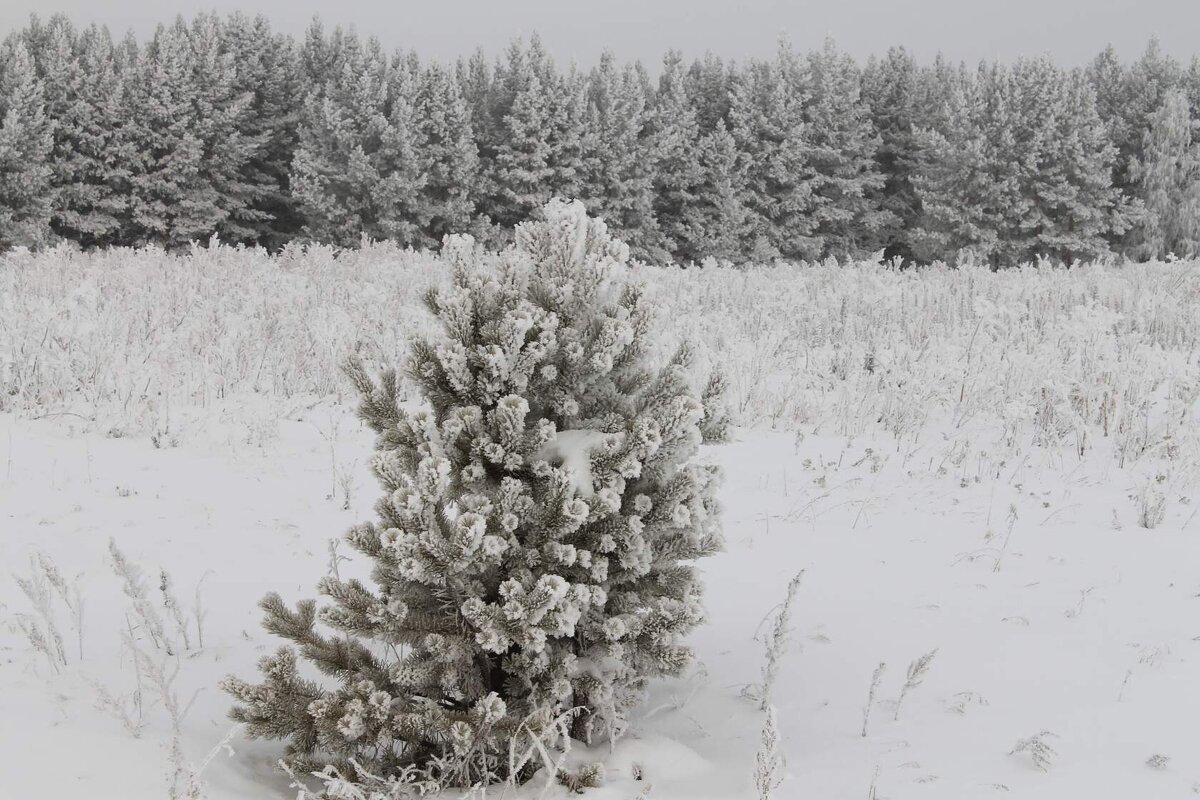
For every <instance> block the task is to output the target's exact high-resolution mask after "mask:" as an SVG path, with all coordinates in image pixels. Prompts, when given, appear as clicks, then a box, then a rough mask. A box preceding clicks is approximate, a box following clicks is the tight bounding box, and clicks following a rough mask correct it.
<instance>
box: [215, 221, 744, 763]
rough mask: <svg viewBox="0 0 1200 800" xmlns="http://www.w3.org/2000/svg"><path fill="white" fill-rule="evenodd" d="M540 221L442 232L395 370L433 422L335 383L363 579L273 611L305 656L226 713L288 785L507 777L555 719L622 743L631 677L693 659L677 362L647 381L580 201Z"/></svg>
mask: <svg viewBox="0 0 1200 800" xmlns="http://www.w3.org/2000/svg"><path fill="white" fill-rule="evenodd" d="M543 216H544V219H542V220H540V221H536V222H529V223H526V224H523V225H521V226H519V227H518V229H517V231H516V242H515V245H514V246H513V247H511V248H508V249H506V250H504V251H503V252H501V253H489V252H485V251H484V250H483V249H482V248H480V247H479V246H478V245H476V244H475V242H474V241H473V240H472V239H471V238H470V237H467V236H461V237H449V238H447V240H446V244H445V247H444V248H443V251H442V254H441V258H442V260H443V261H444V263H445V264H446V265H447V267H449V268H452V269H453V272H454V281H453V287H452V288H450V289H448V290H445V291H434V292H432V293H431V294H430V295H429V297H428V305H429V307H430V309H431V310H432V311H433V313H434V314H435V315H436V316H437V318H438V320H439V322H440V323H441V328H442V332H441V335H440V336H439V337H437V338H435V339H432V340H424V339H422V340H418V341H415V342H414V343H413V346H412V355H411V358H410V361H409V363H408V365H407V372H408V375H409V377H410V378H411V379H412V380H413V381H414V382H415V383H416V384H417V386H418V387H419V388H420V391H421V393H422V395H423V396H424V398H425V400H426V403H427V404H426V405H425V407H422V408H419V409H418V408H413V409H410V408H407V407H401V406H400V405H399V404H398V401H397V395H396V391H397V384H396V375H395V373H385V374H384V376H383V379H382V381H381V382H379V383H375V382H373V381H372V380H371V379H370V378H368V376H367V375H366V374H365V372H364V371H363V368H362V367H361V366H352V367H351V369H350V374H351V377H352V378H353V380H354V382H355V383H356V384H357V385H358V387H359V388H360V389H361V390H362V392H363V403H362V410H361V413H362V416H363V418H364V419H365V420H366V421H367V423H368V424H369V425H370V426H371V427H372V428H373V429H374V430H375V431H376V432H378V434H379V438H378V441H377V445H376V446H377V453H376V455H375V458H374V461H373V466H374V470H375V473H376V475H377V476H378V478H379V480H380V482H381V483H382V485H383V487H384V496H383V497H382V498H381V500H380V501H379V503H378V504H377V506H376V509H377V512H378V514H379V520H378V522H376V523H366V524H362V525H358V526H356V527H354V528H353V529H351V531H350V532H349V533H348V534H347V538H348V540H349V541H350V543H351V544H352V545H353V546H354V547H355V548H356V549H357V550H359V551H360V552H361V553H363V554H364V555H366V556H367V557H368V558H370V559H371V561H372V563H373V566H374V569H373V572H372V581H373V584H374V585H373V586H368V585H367V584H365V583H362V582H359V581H356V580H350V581H341V580H338V579H336V578H333V577H329V578H326V579H324V580H323V581H322V582H321V584H320V591H321V593H322V594H324V595H325V596H326V597H327V598H329V600H330V601H331V602H330V603H329V604H328V605H326V606H325V607H324V608H322V609H321V610H319V611H318V608H317V605H316V603H315V602H314V601H311V600H306V601H302V602H300V603H299V604H298V605H297V606H296V608H295V609H291V608H289V607H287V606H286V605H285V604H284V603H283V601H282V599H281V598H280V597H278V596H277V595H269V596H268V597H266V598H265V599H264V600H263V602H262V607H263V609H264V610H265V611H266V626H267V628H268V630H270V631H272V632H274V633H276V634H278V635H281V636H283V637H285V638H287V639H290V640H292V641H293V642H294V643H295V644H296V645H298V646H299V648H300V651H299V653H297V652H296V651H295V650H293V649H292V648H289V647H285V648H283V649H281V650H280V651H278V652H277V653H276V654H275V655H272V656H269V657H267V658H265V659H264V660H263V661H262V664H261V667H262V670H263V676H264V681H263V683H261V684H257V685H255V684H252V683H249V682H246V681H243V680H239V679H236V678H230V679H229V680H228V681H227V683H226V688H227V689H228V690H229V691H230V692H231V693H232V694H233V695H234V696H235V697H236V698H237V700H238V705H237V707H236V708H235V710H234V712H233V716H234V718H235V719H237V720H240V721H242V722H244V723H246V725H247V731H248V733H249V734H250V735H251V736H254V737H263V738H275V739H285V740H287V741H288V751H287V760H288V761H289V762H290V763H292V764H293V765H294V766H296V767H298V768H311V767H321V766H322V765H324V764H334V765H336V767H337V768H338V769H339V770H343V771H345V772H348V773H351V774H357V771H358V770H359V769H363V770H367V771H370V772H373V773H374V774H376V775H385V776H394V775H398V774H400V772H401V771H402V770H404V769H405V768H413V769H415V770H417V771H418V774H420V775H422V776H424V777H425V778H428V779H432V780H434V781H436V782H438V783H440V784H442V785H447V784H449V785H470V784H474V783H476V782H479V781H485V780H493V779H506V778H514V779H518V780H519V779H523V778H525V777H528V771H529V770H522V771H521V772H520V774H517V775H509V774H507V772H508V767H507V752H508V747H509V745H510V743H512V745H513V747H514V748H515V749H516V750H517V751H518V752H520V751H521V750H522V749H523V748H524V747H525V746H526V745H527V744H528V742H529V738H528V737H530V736H536V737H543V738H545V739H547V740H549V741H551V742H553V737H552V734H551V724H552V720H554V718H555V717H556V716H558V715H561V714H563V713H566V714H568V716H569V717H571V718H572V719H573V722H572V723H571V728H570V729H571V734H572V735H573V736H575V737H578V738H583V739H589V738H594V737H595V738H600V737H608V738H614V737H616V736H617V735H619V734H620V733H621V731H622V730H623V729H624V728H625V726H626V725H627V713H628V711H629V709H630V708H631V707H632V706H633V705H634V704H635V703H636V702H638V700H639V698H640V696H641V691H642V687H643V684H644V683H645V681H646V679H647V678H649V677H652V676H658V675H676V674H679V672H680V671H681V670H683V669H684V668H685V667H686V666H687V664H688V663H689V661H690V659H691V652H690V650H689V649H688V647H687V646H686V645H684V644H683V641H682V638H683V636H684V635H685V634H686V633H687V632H688V631H689V630H690V629H691V628H693V627H694V626H696V625H697V624H698V623H700V622H701V621H702V620H703V618H704V610H703V607H702V605H701V585H700V582H699V579H698V577H697V575H696V572H695V570H694V567H693V565H692V561H693V560H694V559H697V558H700V557H703V556H707V555H710V554H712V553H714V552H715V551H717V550H718V549H719V547H720V544H721V538H720V533H719V517H718V508H717V505H716V502H715V499H714V490H715V488H716V485H717V482H718V477H719V476H718V472H717V471H716V469H715V468H714V467H709V466H705V465H702V464H701V463H699V462H698V461H697V460H696V454H697V448H698V444H699V441H700V432H699V429H698V426H699V422H700V420H701V417H702V415H703V409H702V407H701V404H700V402H699V401H698V400H697V393H696V391H695V389H694V388H693V387H692V386H691V385H689V383H688V380H687V372H688V366H689V360H690V358H689V355H688V353H687V351H686V350H685V351H681V352H680V353H679V354H678V355H677V356H676V357H675V358H674V359H673V360H671V361H670V362H669V363H667V364H666V365H665V366H655V365H654V364H653V359H652V358H651V356H650V352H649V349H648V348H649V345H650V337H651V307H652V303H651V301H650V300H649V299H648V298H647V297H646V296H645V295H644V294H643V291H642V289H641V288H640V287H639V286H637V285H635V284H632V283H631V282H630V281H629V280H628V279H627V276H626V272H625V269H624V266H623V265H624V263H625V262H626V260H627V258H628V248H627V247H626V246H625V245H624V244H622V243H621V242H619V241H616V240H614V239H613V238H611V237H610V236H609V235H608V233H607V230H606V227H605V225H604V223H603V222H602V221H600V220H597V219H589V218H588V217H587V215H586V211H585V210H584V208H583V205H582V204H581V203H578V202H574V203H566V202H563V201H553V202H551V203H550V204H549V205H548V206H546V208H545V209H544V212H543ZM318 623H319V624H320V627H318ZM301 660H303V661H306V662H310V663H311V664H312V665H313V666H315V667H316V668H317V669H318V670H319V671H320V672H321V673H324V675H325V676H326V677H325V679H324V680H323V681H314V680H310V679H309V678H307V677H304V676H303V675H302V674H301V672H300V662H301ZM355 764H357V765H359V766H357V767H356V766H354V765H355Z"/></svg>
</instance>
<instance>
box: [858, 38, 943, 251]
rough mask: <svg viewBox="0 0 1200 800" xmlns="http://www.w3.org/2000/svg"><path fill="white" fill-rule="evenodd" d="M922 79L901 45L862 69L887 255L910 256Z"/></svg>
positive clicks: (922, 106)
mask: <svg viewBox="0 0 1200 800" xmlns="http://www.w3.org/2000/svg"><path fill="white" fill-rule="evenodd" d="M923 78H924V76H923V73H922V70H921V69H920V68H919V67H918V66H917V62H916V59H915V58H914V57H913V56H912V54H911V53H909V52H908V51H907V50H905V49H904V48H903V47H899V48H897V47H893V48H891V49H890V50H888V53H887V55H886V56H885V57H884V58H883V59H881V60H876V59H875V58H872V59H871V60H870V61H869V62H868V64H867V66H866V68H865V69H864V70H863V78H862V97H863V102H864V103H865V104H866V106H867V108H868V109H869V111H870V114H871V122H872V124H873V125H874V127H875V130H876V131H877V132H878V133H879V139H880V143H879V149H878V150H877V151H876V153H875V163H876V165H877V168H878V170H879V172H880V173H881V174H882V175H883V177H884V183H883V186H882V187H881V188H880V189H879V190H878V191H877V197H878V200H877V203H878V205H879V208H880V209H882V210H883V211H887V212H889V213H890V214H891V219H890V221H889V223H890V224H889V225H888V226H887V227H886V228H884V229H883V230H881V234H882V235H883V236H884V237H885V245H886V247H885V254H886V255H887V257H889V258H890V257H892V256H900V257H902V258H911V257H912V255H913V251H912V245H911V244H910V242H909V240H908V239H909V232H910V231H911V230H912V229H913V228H915V227H916V222H917V217H918V216H919V215H920V210H921V209H920V203H919V202H918V200H917V194H916V190H915V189H914V188H913V184H912V174H913V170H914V168H915V162H916V160H917V158H918V154H919V151H920V145H919V141H918V134H917V131H918V129H919V127H920V126H921V125H922V124H924V123H925V122H926V118H925V113H926V112H927V111H928V109H927V108H926V97H927V95H928V92H927V91H925V80H924V79H923Z"/></svg>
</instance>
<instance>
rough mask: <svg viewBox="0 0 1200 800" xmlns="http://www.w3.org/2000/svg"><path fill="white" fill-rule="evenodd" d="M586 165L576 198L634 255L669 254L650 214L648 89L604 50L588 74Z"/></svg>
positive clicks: (633, 70) (634, 71)
mask: <svg viewBox="0 0 1200 800" xmlns="http://www.w3.org/2000/svg"><path fill="white" fill-rule="evenodd" d="M587 94H588V118H587V121H586V126H585V130H586V135H585V141H586V143H587V144H586V146H585V151H586V152H585V159H584V164H585V166H584V169H583V170H582V175H581V180H580V182H579V183H580V190H579V193H578V197H579V198H580V199H582V200H584V201H585V202H586V203H587V206H588V210H589V212H590V213H592V214H594V215H596V216H599V217H602V218H603V219H604V221H605V222H606V223H607V224H608V226H609V229H610V230H612V232H613V234H614V235H615V236H617V237H618V238H620V239H622V240H623V241H625V242H626V243H627V244H628V245H629V247H630V250H631V251H632V253H633V255H634V257H635V258H638V259H641V260H644V261H651V262H662V261H665V260H667V259H669V258H670V254H669V253H668V252H667V250H666V248H665V247H664V246H663V244H664V242H663V236H662V234H661V233H660V231H659V228H658V223H657V221H656V220H655V216H654V193H653V175H652V169H653V158H652V155H651V153H650V152H649V148H648V147H647V143H646V137H645V136H644V135H643V134H644V131H645V130H646V127H647V123H648V110H647V107H646V93H645V90H644V87H643V85H642V81H641V76H640V75H639V74H638V71H637V69H636V68H634V67H633V66H632V65H626V66H625V67H624V68H620V67H618V66H617V64H616V61H615V59H614V58H613V55H612V54H611V53H605V54H604V55H603V56H602V57H601V59H600V64H599V66H598V67H596V69H594V70H592V73H591V75H590V76H589V78H588V92H587Z"/></svg>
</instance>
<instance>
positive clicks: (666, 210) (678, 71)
mask: <svg viewBox="0 0 1200 800" xmlns="http://www.w3.org/2000/svg"><path fill="white" fill-rule="evenodd" d="M688 82H689V81H688V78H687V74H686V73H685V72H684V67H683V57H682V56H681V55H680V54H679V53H678V52H676V51H671V52H669V53H667V56H666V58H665V59H664V60H663V71H662V74H661V75H660V77H659V81H658V91H657V93H656V94H655V98H654V109H653V114H652V117H651V120H650V122H651V134H650V142H651V146H652V148H653V189H654V215H655V218H656V220H657V221H658V225H659V228H660V229H661V230H662V233H663V236H664V238H665V242H664V246H665V247H666V248H668V249H669V250H670V251H671V254H672V255H673V256H674V257H675V259H676V260H678V261H679V262H681V263H685V262H688V261H696V260H699V259H700V258H703V257H704V253H703V252H702V251H701V247H700V240H701V239H702V238H703V237H704V234H705V231H704V230H703V228H702V227H701V226H702V222H701V220H699V219H698V218H697V214H698V211H697V207H698V206H699V205H700V204H701V203H702V202H703V201H704V198H703V197H701V196H700V192H701V191H703V188H704V187H703V185H702V184H703V182H704V179H705V175H704V172H703V168H702V167H701V165H700V159H699V147H700V123H699V120H698V119H697V112H696V109H695V106H694V105H693V100H692V98H691V97H690V96H689V94H688V89H687V85H688ZM718 124H722V123H719V121H718Z"/></svg>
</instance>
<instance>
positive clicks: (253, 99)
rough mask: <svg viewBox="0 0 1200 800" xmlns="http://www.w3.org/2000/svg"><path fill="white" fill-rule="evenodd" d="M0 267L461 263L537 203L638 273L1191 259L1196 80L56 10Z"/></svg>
mask: <svg viewBox="0 0 1200 800" xmlns="http://www.w3.org/2000/svg"><path fill="white" fill-rule="evenodd" d="M0 118H2V120H3V122H2V127H0V248H4V249H8V248H12V247H16V246H24V247H28V248H33V249H36V248H41V247H46V246H50V245H53V244H55V243H58V242H61V241H64V240H65V241H67V242H74V243H76V244H78V245H79V246H81V247H83V248H87V249H91V248H99V247H110V246H141V245H150V244H153V245H158V246H162V247H165V248H168V249H170V248H177V247H180V246H184V245H187V244H188V243H189V242H192V241H196V240H200V241H207V240H208V239H209V238H210V237H211V236H213V235H216V236H217V237H218V238H219V239H220V240H221V241H223V242H226V243H230V244H245V245H254V246H262V247H265V248H268V249H270V250H277V249H279V248H281V247H282V246H284V245H286V244H288V243H290V242H309V241H318V242H322V243H328V244H333V245H337V246H347V247H349V246H356V245H358V244H359V243H360V242H361V241H362V240H363V238H364V237H365V238H368V239H374V240H385V239H386V240H392V241H395V242H397V243H399V244H401V245H404V246H411V247H414V248H425V247H432V246H435V245H437V244H438V243H439V242H440V241H441V239H442V237H443V236H444V235H445V234H447V233H452V232H470V233H472V234H474V235H475V236H476V237H477V238H478V239H480V240H482V241H485V242H492V243H495V242H498V241H502V240H503V239H504V237H505V235H506V233H505V232H506V231H511V229H512V226H513V225H514V224H515V223H517V222H519V221H521V220H524V219H526V218H528V217H529V216H530V215H531V213H533V212H534V211H535V210H536V209H538V208H540V207H541V206H542V205H543V204H544V203H545V202H546V201H547V200H548V199H550V198H551V197H555V196H562V197H572V198H578V199H580V200H582V201H583V202H584V203H585V204H586V206H587V209H588V212H589V213H590V214H593V215H596V216H600V217H602V218H604V219H605V220H606V221H607V222H608V224H609V227H610V229H611V230H612V231H613V233H614V235H616V236H618V237H620V238H622V239H623V240H625V241H627V242H628V243H629V245H630V247H631V250H632V252H633V254H634V255H635V256H637V257H639V258H642V259H646V260H650V261H657V262H665V261H668V260H673V261H676V262H679V263H689V262H700V261H702V260H704V259H705V258H709V257H711V258H714V259H717V260H718V261H731V262H735V263H739V262H766V261H771V260H774V259H785V260H810V261H811V260H816V259H825V258H837V259H839V260H845V259H852V258H860V257H867V256H870V255H872V254H875V253H878V252H880V251H883V252H884V253H885V254H886V255H887V256H889V257H890V256H901V257H903V258H905V259H909V260H913V261H917V262H932V261H937V260H943V261H948V262H954V261H955V260H961V259H964V258H969V259H971V260H973V261H975V262H977V263H988V264H992V265H995V266H1007V265H1014V264H1019V263H1022V262H1027V261H1032V260H1035V259H1037V258H1039V257H1044V258H1048V259H1051V260H1053V261H1057V262H1063V263H1072V262H1075V261H1088V260H1095V259H1098V258H1103V257H1106V256H1109V255H1112V256H1116V257H1120V258H1128V259H1133V260H1148V259H1155V258H1167V257H1170V256H1171V255H1172V254H1174V255H1176V256H1179V257H1183V256H1185V255H1189V254H1194V253H1196V252H1198V251H1200V135H1197V126H1198V125H1200V60H1196V59H1194V60H1193V61H1192V62H1191V64H1190V65H1188V64H1182V63H1179V62H1178V61H1176V60H1174V59H1173V58H1171V57H1169V56H1168V55H1166V54H1164V53H1163V52H1162V51H1161V50H1160V48H1159V47H1158V45H1157V44H1156V43H1155V42H1153V41H1152V42H1150V43H1149V45H1148V46H1147V48H1146V50H1145V52H1144V53H1143V54H1142V55H1141V56H1140V57H1138V58H1137V59H1136V60H1134V61H1132V62H1131V63H1124V62H1122V60H1121V59H1119V58H1118V56H1117V55H1116V53H1115V51H1113V50H1112V49H1111V48H1110V49H1107V50H1105V51H1103V52H1101V53H1099V54H1098V55H1097V56H1096V57H1095V59H1094V60H1093V61H1092V62H1091V63H1090V64H1088V65H1087V66H1085V67H1082V68H1074V69H1068V68H1064V67H1062V66H1059V65H1057V64H1056V63H1055V62H1054V61H1053V60H1052V59H1051V58H1050V57H1045V56H1043V57H1036V58H1026V59H1021V60H1017V61H1015V62H1014V63H1010V64H1003V63H982V64H979V65H977V66H975V65H965V64H953V63H949V62H948V61H946V60H944V59H942V58H935V59H934V60H933V61H932V62H931V63H923V62H921V61H918V60H917V59H916V58H914V56H913V55H912V54H910V53H909V52H907V51H906V50H905V49H904V48H895V49H892V50H890V51H889V52H888V53H886V54H884V55H881V56H879V57H872V58H871V59H869V60H867V61H866V62H865V63H859V62H856V61H855V60H854V59H853V58H851V57H850V56H848V55H847V54H845V53H843V52H841V51H839V49H838V48H837V46H836V45H835V44H834V43H833V42H827V43H826V44H825V46H824V47H822V48H821V49H819V50H816V51H813V52H808V53H803V52H799V51H798V50H796V49H794V48H792V47H791V46H789V45H787V44H781V45H780V47H779V49H778V52H777V54H776V56H775V57H774V58H772V59H767V60H756V61H748V62H745V63H733V62H730V61H726V60H722V59H721V58H720V57H718V56H716V55H712V54H706V55H700V56H699V57H693V56H685V55H683V54H680V53H678V52H669V53H667V54H666V55H665V56H664V59H663V62H662V64H661V65H652V66H648V65H643V64H640V63H620V62H618V61H617V60H616V59H615V58H614V57H612V56H611V55H606V56H604V57H602V58H601V59H600V61H599V63H597V64H596V65H595V66H594V67H592V68H590V69H587V70H584V69H581V68H578V67H576V66H574V65H564V64H556V63H555V62H554V61H553V60H552V59H551V58H550V57H549V55H548V54H547V52H546V50H545V49H544V48H543V46H542V44H541V43H540V42H539V41H538V40H537V39H534V40H532V41H530V42H527V43H523V42H514V43H513V44H512V45H511V46H510V47H509V48H508V49H507V51H506V52H504V53H503V54H501V55H499V57H497V58H494V59H493V58H492V57H490V56H489V55H487V54H485V53H483V52H476V53H475V54H474V55H473V56H471V57H470V58H464V59H462V60H460V61H458V62H457V63H454V64H444V63H435V62H430V61H426V60H422V59H421V57H420V55H419V54H418V53H416V52H411V51H399V52H394V53H390V52H386V51H385V50H384V49H383V47H382V46H381V45H380V44H379V42H378V41H376V40H375V39H370V38H364V37H362V36H360V35H358V34H356V33H355V32H353V31H348V30H343V29H337V30H332V31H329V30H325V29H324V28H323V27H322V25H321V24H320V23H319V22H314V23H313V24H312V26H311V27H310V28H309V30H308V32H307V33H306V35H305V36H304V37H303V39H302V40H296V39H294V38H293V37H290V36H286V35H283V34H280V33H277V32H275V31H274V30H273V29H272V26H271V24H270V22H269V21H268V20H267V19H265V18H263V17H257V18H252V17H249V16H245V15H241V14H234V15H232V16H229V17H225V18H221V17H218V16H216V15H212V14H202V15H199V16H197V17H195V18H194V19H192V20H190V21H188V20H185V19H182V18H180V19H177V20H176V21H175V22H173V23H171V24H164V25H161V26H160V27H159V28H158V29H157V30H156V31H155V33H154V34H153V36H151V37H150V38H149V39H148V40H146V41H139V40H138V39H137V38H136V37H134V36H132V35H129V36H126V37H125V38H123V39H118V38H114V36H113V35H112V34H111V33H110V32H109V31H108V30H107V29H104V28H100V27H95V26H92V27H87V28H79V27H76V26H74V25H73V24H72V23H71V21H70V20H69V19H67V18H65V17H62V16H56V17H54V18H52V19H50V20H48V21H42V20H38V19H37V18H34V19H31V21H30V23H29V25H28V26H27V27H26V28H25V29H24V30H21V31H15V32H12V33H10V34H9V35H8V37H7V38H6V40H5V41H4V44H3V48H2V51H0Z"/></svg>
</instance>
